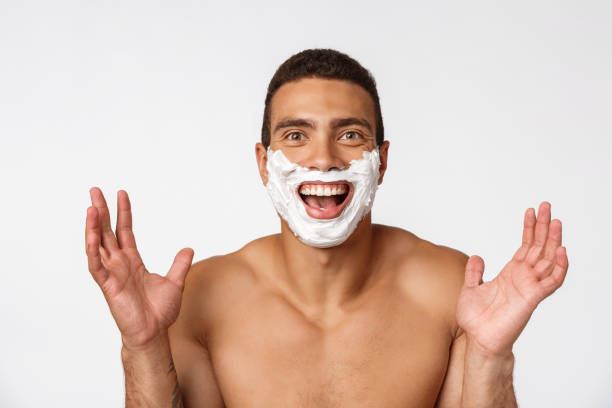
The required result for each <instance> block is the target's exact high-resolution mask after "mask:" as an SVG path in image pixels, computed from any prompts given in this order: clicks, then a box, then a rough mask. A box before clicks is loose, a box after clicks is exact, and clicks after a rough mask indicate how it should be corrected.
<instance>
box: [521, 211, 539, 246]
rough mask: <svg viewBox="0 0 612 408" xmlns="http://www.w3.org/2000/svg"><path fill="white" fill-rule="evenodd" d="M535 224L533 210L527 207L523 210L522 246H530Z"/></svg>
mask: <svg viewBox="0 0 612 408" xmlns="http://www.w3.org/2000/svg"><path fill="white" fill-rule="evenodd" d="M535 224H536V216H535V210H534V209H533V208H528V209H527V211H525V218H524V219H523V246H527V247H529V246H531V244H532V243H533V231H534V227H535Z"/></svg>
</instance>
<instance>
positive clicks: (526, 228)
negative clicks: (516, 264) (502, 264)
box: [514, 208, 536, 261]
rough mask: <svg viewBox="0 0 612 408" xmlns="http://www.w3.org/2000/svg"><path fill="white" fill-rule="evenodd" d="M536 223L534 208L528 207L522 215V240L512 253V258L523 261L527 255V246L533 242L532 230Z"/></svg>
mask: <svg viewBox="0 0 612 408" xmlns="http://www.w3.org/2000/svg"><path fill="white" fill-rule="evenodd" d="M535 223H536V216H535V210H534V209H533V208H528V209H527V211H525V216H524V217H523V240H522V243H521V247H520V248H519V249H518V250H517V251H516V253H515V254H514V259H516V260H517V261H523V260H524V259H525V257H526V256H527V252H528V251H529V248H530V247H531V245H532V244H533V232H534V227H535Z"/></svg>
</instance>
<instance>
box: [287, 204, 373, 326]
mask: <svg viewBox="0 0 612 408" xmlns="http://www.w3.org/2000/svg"><path fill="white" fill-rule="evenodd" d="M372 235H373V231H372V221H371V217H370V214H367V215H366V217H364V219H363V220H362V221H361V222H360V223H359V224H358V226H357V228H356V229H355V231H354V232H353V234H352V235H351V236H350V237H349V239H348V240H346V241H345V242H344V243H342V244H341V245H338V246H335V247H331V248H316V247H311V246H308V245H306V244H304V243H302V242H301V241H299V239H298V238H297V237H296V236H295V235H294V234H293V232H292V231H291V229H290V228H289V226H288V225H287V223H286V222H285V221H284V220H282V219H281V236H280V242H281V244H280V246H279V251H280V252H281V257H279V258H281V259H282V260H283V261H282V264H283V265H282V267H281V268H279V270H278V271H277V273H275V276H276V277H277V278H278V280H279V285H280V286H281V287H283V288H284V291H285V292H286V293H285V294H286V295H287V296H288V297H289V298H290V299H289V300H290V301H291V302H292V303H294V305H295V306H296V307H297V308H299V309H300V310H301V311H302V312H303V313H304V314H306V315H308V316H310V317H313V318H315V319H324V320H337V319H336V318H334V315H337V314H338V313H342V312H341V311H340V310H341V309H342V306H343V305H345V304H346V303H348V302H350V301H351V300H354V299H355V298H356V297H357V296H358V295H359V294H360V293H361V292H362V289H363V288H364V286H365V284H366V283H367V281H368V278H370V274H371V271H372V267H371V266H372ZM336 317H338V316H336Z"/></svg>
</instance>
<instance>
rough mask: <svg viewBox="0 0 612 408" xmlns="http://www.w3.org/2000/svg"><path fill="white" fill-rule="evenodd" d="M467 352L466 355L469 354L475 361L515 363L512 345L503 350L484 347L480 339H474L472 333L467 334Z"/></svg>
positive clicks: (491, 363)
mask: <svg viewBox="0 0 612 408" xmlns="http://www.w3.org/2000/svg"><path fill="white" fill-rule="evenodd" d="M465 352H466V355H469V356H470V357H471V358H472V359H473V360H474V361H476V362H481V363H483V364H489V365H494V364H508V363H512V365H513V364H514V353H513V352H512V345H510V347H508V348H505V349H501V350H490V349H487V348H485V347H483V346H482V345H481V344H480V343H479V342H478V340H476V339H474V338H473V337H471V336H470V335H467V336H466V349H465Z"/></svg>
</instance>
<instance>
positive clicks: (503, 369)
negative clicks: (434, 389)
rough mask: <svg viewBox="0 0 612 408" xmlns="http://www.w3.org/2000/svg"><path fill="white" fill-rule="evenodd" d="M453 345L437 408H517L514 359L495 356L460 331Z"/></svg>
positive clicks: (506, 356)
mask: <svg viewBox="0 0 612 408" xmlns="http://www.w3.org/2000/svg"><path fill="white" fill-rule="evenodd" d="M459 333H460V334H459V335H458V336H457V337H456V338H455V340H454V341H453V344H452V346H451V352H450V359H449V365H448V368H447V371H446V377H445V379H444V384H443V385H442V389H441V390H440V395H439V396H438V401H437V404H436V408H457V407H502V408H505V407H516V406H517V403H516V397H515V395H514V386H513V379H512V372H513V369H514V355H513V354H512V353H510V354H509V355H505V356H492V355H489V354H487V353H486V352H484V351H483V350H481V349H480V348H479V347H478V345H476V344H474V342H473V341H470V340H468V337H467V335H466V334H465V333H464V332H463V331H462V330H461V329H460V331H459Z"/></svg>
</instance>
